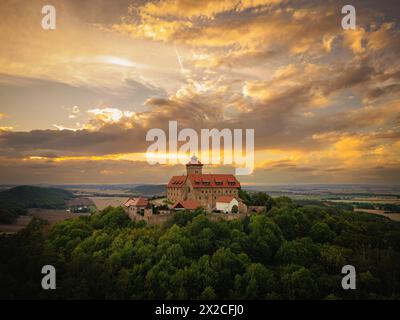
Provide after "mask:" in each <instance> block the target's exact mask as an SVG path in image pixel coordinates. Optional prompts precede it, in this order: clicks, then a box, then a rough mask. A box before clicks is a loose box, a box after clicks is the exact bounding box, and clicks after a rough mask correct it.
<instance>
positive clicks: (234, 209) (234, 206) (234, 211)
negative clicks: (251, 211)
mask: <svg viewBox="0 0 400 320" xmlns="http://www.w3.org/2000/svg"><path fill="white" fill-rule="evenodd" d="M238 212H239V207H238V206H237V205H236V204H235V205H233V206H232V213H238Z"/></svg>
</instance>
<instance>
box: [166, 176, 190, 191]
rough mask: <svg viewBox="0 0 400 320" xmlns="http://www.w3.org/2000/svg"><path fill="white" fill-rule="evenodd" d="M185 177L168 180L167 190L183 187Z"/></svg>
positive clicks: (174, 177)
mask: <svg viewBox="0 0 400 320" xmlns="http://www.w3.org/2000/svg"><path fill="white" fill-rule="evenodd" d="M186 179H187V176H173V177H172V178H171V180H169V182H168V185H167V188H179V187H181V186H183V185H184V184H185V182H186Z"/></svg>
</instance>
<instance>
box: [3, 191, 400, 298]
mask: <svg viewBox="0 0 400 320" xmlns="http://www.w3.org/2000/svg"><path fill="white" fill-rule="evenodd" d="M260 197H261V196H260ZM264 198H265V199H267V198H266V197H264ZM268 201H269V200H268ZM262 205H264V204H262ZM0 255H1V257H2V259H1V261H0V297H1V298H39V299H40V298H58V299H66V298H75V299H91V298H97V299H215V298H218V299H365V298H366V299H381V298H390V299H399V298H400V269H399V268H398V266H399V265H400V225H399V224H398V223H395V222H392V221H389V220H388V219H385V218H382V217H379V216H375V215H369V214H364V213H353V212H349V211H344V210H341V209H338V208H334V207H318V206H300V205H297V204H294V203H293V202H292V201H291V200H290V199H289V198H284V197H283V198H276V199H274V201H273V202H272V204H271V208H270V209H269V210H268V211H267V212H265V213H262V214H254V215H252V216H250V217H247V218H245V219H244V220H233V221H217V222H213V221H211V220H209V219H208V218H207V216H206V214H205V213H204V212H203V210H201V209H198V210H196V211H194V212H192V213H190V212H177V213H176V214H175V215H174V216H173V217H172V218H171V219H170V220H169V221H168V223H166V224H165V225H164V226H156V225H146V224H145V223H144V222H140V223H135V222H132V221H131V220H130V219H129V218H128V216H127V215H126V214H125V213H124V211H123V210H122V209H121V208H111V207H109V208H106V209H104V210H103V211H102V212H101V213H99V214H93V215H91V216H85V217H79V218H75V219H72V220H68V221H63V222H61V223H58V224H57V225H55V226H54V227H53V228H52V229H51V230H50V231H46V232H44V231H43V222H41V221H39V220H34V221H33V222H32V224H31V225H30V226H29V227H28V228H27V229H26V230H24V231H22V232H20V233H19V234H17V235H16V236H11V237H10V236H7V237H0ZM45 264H51V265H54V266H55V268H56V270H57V289H56V290H48V291H45V290H43V289H42V288H41V286H40V283H41V277H42V275H41V273H40V270H41V268H42V266H43V265H45ZM347 264H350V265H354V266H355V268H356V271H357V289H356V290H343V289H342V287H341V279H342V277H343V275H342V274H341V268H342V267H343V266H344V265H347Z"/></svg>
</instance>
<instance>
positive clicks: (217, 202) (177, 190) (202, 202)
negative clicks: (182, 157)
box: [167, 156, 247, 212]
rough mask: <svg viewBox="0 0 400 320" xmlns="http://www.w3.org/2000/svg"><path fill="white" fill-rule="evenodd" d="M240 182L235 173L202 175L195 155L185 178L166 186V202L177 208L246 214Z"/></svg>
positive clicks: (173, 179)
mask: <svg viewBox="0 0 400 320" xmlns="http://www.w3.org/2000/svg"><path fill="white" fill-rule="evenodd" d="M239 189H240V182H239V181H238V180H237V179H236V177H235V176H234V175H233V174H203V164H202V163H201V162H200V161H199V160H198V159H197V157H196V156H193V157H192V158H191V159H190V161H189V162H188V163H187V164H186V175H182V176H173V177H172V178H171V179H170V181H169V183H168V185H167V200H168V201H169V202H171V203H174V204H175V205H174V208H176V209H179V208H182V209H192V208H194V207H203V208H204V209H206V210H208V211H212V210H215V209H216V210H220V211H224V212H231V211H232V208H233V207H234V206H237V208H238V212H246V211H247V210H246V206H245V204H244V203H243V202H242V200H241V199H240V198H239Z"/></svg>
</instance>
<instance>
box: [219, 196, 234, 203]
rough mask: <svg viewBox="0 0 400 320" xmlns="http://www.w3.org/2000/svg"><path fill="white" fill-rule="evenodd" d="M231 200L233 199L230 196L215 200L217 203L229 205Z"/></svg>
mask: <svg viewBox="0 0 400 320" xmlns="http://www.w3.org/2000/svg"><path fill="white" fill-rule="evenodd" d="M233 199H235V198H234V197H232V196H220V197H218V198H217V202H223V203H230V202H231V201H232V200H233Z"/></svg>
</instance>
